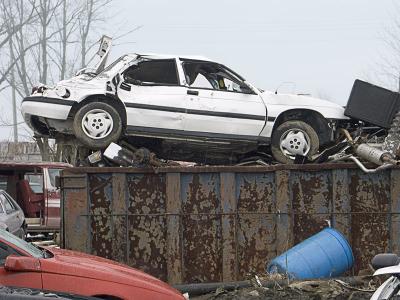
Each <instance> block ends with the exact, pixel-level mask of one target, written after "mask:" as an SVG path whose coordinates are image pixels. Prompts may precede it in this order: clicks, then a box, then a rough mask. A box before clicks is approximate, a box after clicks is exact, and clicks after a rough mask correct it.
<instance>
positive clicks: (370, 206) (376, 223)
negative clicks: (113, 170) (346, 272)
mask: <svg viewBox="0 0 400 300" xmlns="http://www.w3.org/2000/svg"><path fill="white" fill-rule="evenodd" d="M349 194H350V203H351V210H352V211H353V212H363V214H354V215H352V217H351V230H352V240H351V245H352V248H353V253H354V257H355V267H354V271H355V273H356V274H357V273H358V271H359V270H361V269H365V268H367V266H368V265H369V263H370V261H371V259H372V258H373V257H374V255H376V254H378V253H381V252H386V251H388V245H389V244H388V242H389V226H390V224H389V222H388V221H389V218H388V215H386V214H376V212H389V205H388V203H389V199H390V185H389V173H388V172H382V173H377V174H374V175H368V174H362V173H360V172H351V175H350V184H349Z"/></svg>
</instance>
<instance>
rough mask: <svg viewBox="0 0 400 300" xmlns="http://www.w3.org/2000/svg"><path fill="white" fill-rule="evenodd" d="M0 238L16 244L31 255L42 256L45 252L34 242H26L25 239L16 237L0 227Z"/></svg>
mask: <svg viewBox="0 0 400 300" xmlns="http://www.w3.org/2000/svg"><path fill="white" fill-rule="evenodd" d="M0 238H1V239H3V240H5V241H6V242H7V243H9V244H11V245H14V246H15V247H17V248H19V249H21V250H23V251H25V252H27V253H29V254H30V255H31V256H33V257H36V258H42V257H43V252H42V250H40V249H39V248H37V247H35V246H34V245H33V244H31V243H28V242H25V241H24V240H22V239H20V238H19V237H16V236H15V235H13V234H11V233H9V232H7V231H5V230H4V229H0Z"/></svg>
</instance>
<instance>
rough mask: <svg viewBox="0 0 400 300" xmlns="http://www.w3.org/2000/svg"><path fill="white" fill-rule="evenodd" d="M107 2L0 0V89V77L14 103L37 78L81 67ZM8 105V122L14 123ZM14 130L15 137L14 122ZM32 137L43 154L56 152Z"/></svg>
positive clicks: (51, 79) (55, 77)
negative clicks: (7, 87)
mask: <svg viewBox="0 0 400 300" xmlns="http://www.w3.org/2000/svg"><path fill="white" fill-rule="evenodd" d="M110 3H112V0H0V49H1V52H2V57H1V58H0V92H1V84H2V83H3V88H5V86H9V87H10V89H11V90H9V91H11V94H12V102H13V103H16V102H17V98H19V99H20V98H23V97H26V96H27V95H29V94H30V91H31V87H32V86H34V85H36V84H37V83H39V82H40V83H42V84H50V85H51V84H52V83H55V82H57V81H59V80H63V79H65V78H66V77H68V76H70V75H72V74H73V72H76V71H77V70H78V69H80V68H82V67H85V66H86V64H87V63H88V57H89V55H91V53H93V52H94V49H95V48H94V45H95V44H96V43H97V41H98V38H99V37H100V35H101V33H102V32H97V30H99V28H101V25H102V24H105V21H106V20H107V14H106V8H107V5H109V4H110ZM136 29H138V28H135V29H134V30H136ZM134 30H131V31H128V32H126V33H125V34H123V35H121V37H122V36H126V35H127V34H129V33H131V32H132V31H134ZM5 46H8V47H5ZM1 95H2V94H1V93H0V96H1ZM14 99H15V101H14ZM14 107H15V111H14V112H15V113H14V112H13V116H14V119H13V122H12V123H13V124H18V120H17V118H16V105H14ZM14 134H15V139H17V127H15V130H14ZM34 138H35V139H36V141H37V143H38V146H39V148H40V149H41V153H42V156H43V160H50V159H51V156H52V154H54V153H58V152H59V151H57V150H56V149H53V148H52V147H51V146H50V144H51V143H50V144H49V140H48V139H47V138H43V137H34Z"/></svg>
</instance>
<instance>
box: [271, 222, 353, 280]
mask: <svg viewBox="0 0 400 300" xmlns="http://www.w3.org/2000/svg"><path fill="white" fill-rule="evenodd" d="M353 263H354V256H353V252H352V251H351V247H350V245H349V243H348V242H347V240H346V238H345V237H344V236H343V235H342V234H341V233H340V232H339V231H337V230H335V229H333V228H325V229H324V230H322V231H320V232H319V233H317V234H315V235H313V236H312V237H310V238H308V239H306V240H304V241H303V242H301V243H300V244H297V245H296V246H294V247H293V248H291V249H289V250H288V251H286V252H285V253H283V254H282V255H280V256H278V257H276V258H275V259H273V260H272V261H271V262H270V263H269V264H268V265H267V272H268V273H281V274H287V275H288V276H289V277H290V278H292V279H315V278H331V277H337V276H339V275H341V274H343V273H344V272H345V271H347V270H349V269H350V268H351V267H352V266H353Z"/></svg>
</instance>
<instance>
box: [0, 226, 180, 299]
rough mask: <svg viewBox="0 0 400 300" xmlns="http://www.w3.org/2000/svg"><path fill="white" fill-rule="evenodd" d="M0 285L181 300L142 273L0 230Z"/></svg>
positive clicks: (156, 280)
mask: <svg viewBox="0 0 400 300" xmlns="http://www.w3.org/2000/svg"><path fill="white" fill-rule="evenodd" d="M0 263H1V266H0V285H6V286H19V287H28V288H36V289H44V290H51V291H58V292H67V293H74V294H80V295H84V296H94V297H98V298H103V299H113V300H117V299H140V300H146V299H148V300H150V299H152V300H153V299H159V300H167V299H168V300H175V299H176V300H178V299H179V300H184V299H185V298H184V297H183V296H182V294H180V293H179V292H178V291H176V290H175V289H173V288H172V287H170V286H169V285H167V284H166V283H164V282H162V281H160V280H158V279H156V278H154V277H152V276H150V275H148V274H146V273H143V272H141V271H138V270H135V269H133V268H130V267H128V266H126V265H123V264H119V263H117V262H114V261H111V260H108V259H104V258H100V257H97V256H93V255H87V254H83V253H79V252H73V251H68V250H61V249H54V248H38V247H36V246H34V245H33V244H30V243H27V242H25V241H24V240H21V239H20V238H18V237H16V236H14V235H12V234H10V233H8V232H6V231H5V230H0Z"/></svg>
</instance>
